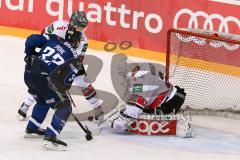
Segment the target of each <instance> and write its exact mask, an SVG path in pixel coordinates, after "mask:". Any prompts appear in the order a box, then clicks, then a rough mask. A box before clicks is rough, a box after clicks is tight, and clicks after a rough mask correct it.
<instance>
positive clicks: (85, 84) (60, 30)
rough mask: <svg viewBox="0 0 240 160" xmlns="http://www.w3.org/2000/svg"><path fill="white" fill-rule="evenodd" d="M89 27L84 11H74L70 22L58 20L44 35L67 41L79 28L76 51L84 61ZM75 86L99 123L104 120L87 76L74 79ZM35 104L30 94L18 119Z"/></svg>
mask: <svg viewBox="0 0 240 160" xmlns="http://www.w3.org/2000/svg"><path fill="white" fill-rule="evenodd" d="M87 25H88V19H87V16H86V14H85V12H84V11H78V10H77V11H74V12H73V13H72V15H71V18H70V20H69V22H67V21H64V20H58V21H55V22H53V23H52V24H50V25H49V26H47V27H46V28H45V29H44V30H43V31H42V34H44V33H45V34H54V35H57V36H59V37H62V38H63V39H65V37H66V34H67V32H68V31H71V30H69V29H71V28H72V27H77V28H78V29H79V30H81V33H82V37H81V39H80V40H79V42H78V43H77V44H76V47H74V49H75V50H76V52H77V54H79V55H81V57H82V60H83V59H84V56H85V54H86V50H87V48H88V38H87V36H86V34H85V32H84V31H85V29H86V27H87ZM74 85H75V86H76V87H77V88H79V90H80V92H81V93H82V94H83V96H84V97H85V98H86V100H87V102H88V104H89V106H90V107H91V108H92V109H93V110H94V117H95V119H96V120H97V119H98V122H100V121H101V120H102V119H103V114H104V112H103V109H102V107H101V102H100V100H99V98H98V95H97V91H96V90H95V89H94V86H93V85H92V84H91V82H90V80H89V79H88V77H87V74H84V75H79V76H77V77H76V78H75V79H74ZM34 103H35V99H34V98H33V96H32V95H31V93H28V94H27V96H26V98H25V101H24V102H23V103H22V105H21V106H20V108H19V109H18V116H17V117H18V119H19V120H24V119H26V117H27V111H28V110H29V108H30V107H31V106H33V104H34Z"/></svg>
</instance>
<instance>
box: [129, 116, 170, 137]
mask: <svg viewBox="0 0 240 160" xmlns="http://www.w3.org/2000/svg"><path fill="white" fill-rule="evenodd" d="M168 124H169V122H167V121H150V122H148V121H145V120H135V121H134V122H133V123H132V125H131V127H130V130H132V131H139V132H141V133H147V134H149V135H151V134H157V133H167V132H169V128H165V127H166V126H167V125H168ZM164 128H165V129H164Z"/></svg>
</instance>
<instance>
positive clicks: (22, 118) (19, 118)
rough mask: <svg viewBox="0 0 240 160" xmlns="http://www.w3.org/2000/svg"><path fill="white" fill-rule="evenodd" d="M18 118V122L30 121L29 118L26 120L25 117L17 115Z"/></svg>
mask: <svg viewBox="0 0 240 160" xmlns="http://www.w3.org/2000/svg"><path fill="white" fill-rule="evenodd" d="M16 118H17V120H18V121H27V120H28V117H26V118H24V117H23V116H21V115H17V117H16Z"/></svg>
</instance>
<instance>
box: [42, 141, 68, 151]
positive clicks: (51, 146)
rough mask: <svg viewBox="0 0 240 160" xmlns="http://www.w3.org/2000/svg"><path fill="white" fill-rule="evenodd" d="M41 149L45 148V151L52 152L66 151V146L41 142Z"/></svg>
mask: <svg viewBox="0 0 240 160" xmlns="http://www.w3.org/2000/svg"><path fill="white" fill-rule="evenodd" d="M43 148H45V149H46V150H52V151H66V150H67V147H66V146H63V145H60V144H56V143H53V142H49V141H43Z"/></svg>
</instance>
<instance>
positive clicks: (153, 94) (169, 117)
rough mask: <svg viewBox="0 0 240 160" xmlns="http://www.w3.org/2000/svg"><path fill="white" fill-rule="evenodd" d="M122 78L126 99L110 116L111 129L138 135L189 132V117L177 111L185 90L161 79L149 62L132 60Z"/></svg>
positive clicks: (181, 134)
mask: <svg viewBox="0 0 240 160" xmlns="http://www.w3.org/2000/svg"><path fill="white" fill-rule="evenodd" d="M126 81H127V86H128V87H127V92H128V96H127V97H128V98H127V99H128V100H127V102H126V104H125V106H124V109H123V110H121V111H120V113H119V115H118V116H117V117H115V118H112V119H111V122H110V124H111V127H112V128H113V129H115V130H120V131H128V132H132V133H136V134H141V135H176V136H179V137H192V136H193V132H192V128H191V125H190V124H189V119H188V118H187V117H186V116H183V115H180V114H177V113H178V111H179V110H180V107H181V106H182V105H183V103H184V100H185V97H186V93H185V92H184V89H183V88H180V87H178V86H173V85H172V84H171V83H169V82H167V81H165V77H164V74H163V73H162V72H161V70H160V69H157V68H156V67H155V66H154V65H153V64H151V63H139V64H132V65H131V69H130V71H129V72H128V73H127V76H126Z"/></svg>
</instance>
